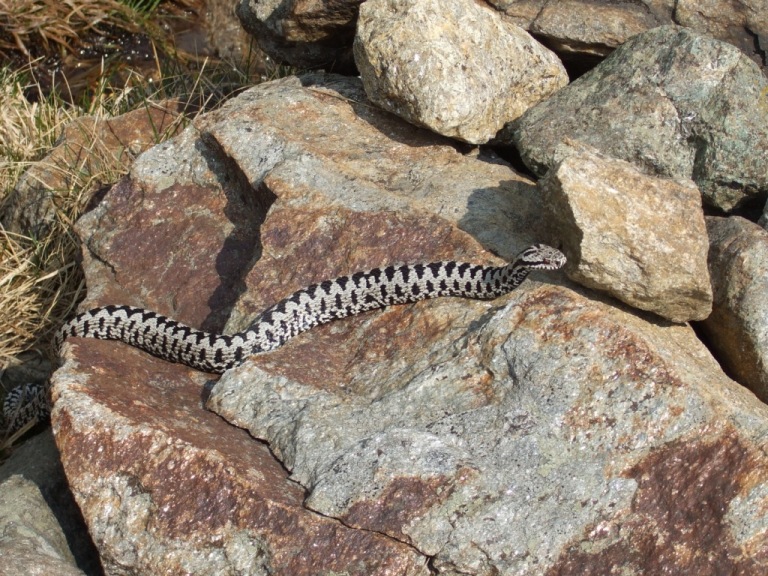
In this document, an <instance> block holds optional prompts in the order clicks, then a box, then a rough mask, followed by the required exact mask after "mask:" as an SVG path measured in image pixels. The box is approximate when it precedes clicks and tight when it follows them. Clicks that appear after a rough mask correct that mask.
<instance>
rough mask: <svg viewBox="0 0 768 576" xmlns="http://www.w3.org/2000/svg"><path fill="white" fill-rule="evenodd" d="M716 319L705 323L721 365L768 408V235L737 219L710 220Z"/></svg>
mask: <svg viewBox="0 0 768 576" xmlns="http://www.w3.org/2000/svg"><path fill="white" fill-rule="evenodd" d="M707 230H708V231H709V236H710V242H711V247H710V250H709V269H710V274H711V277H712V286H713V290H714V296H715V300H714V308H713V310H712V315H711V316H710V317H709V318H707V320H706V321H705V322H703V323H702V325H701V326H702V328H703V329H704V331H705V333H706V334H707V337H708V338H709V341H710V342H711V344H712V346H713V347H714V349H715V350H716V351H717V353H718V358H719V359H720V362H721V363H722V364H723V365H724V366H725V367H726V369H727V370H729V372H730V373H731V374H732V375H733V377H734V378H736V380H738V381H739V382H741V383H742V384H744V385H745V386H747V387H748V388H750V389H751V390H752V391H753V392H754V393H755V394H757V396H758V397H760V398H761V399H762V400H763V401H764V402H768V232H766V231H765V230H763V229H762V228H760V227H759V226H757V225H755V224H753V223H752V222H750V221H748V220H745V219H744V218H740V217H737V216H734V217H731V218H716V217H710V218H707Z"/></svg>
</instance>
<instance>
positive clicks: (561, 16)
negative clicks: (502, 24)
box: [489, 0, 672, 59]
mask: <svg viewBox="0 0 768 576" xmlns="http://www.w3.org/2000/svg"><path fill="white" fill-rule="evenodd" d="M489 3H490V4H492V5H493V6H495V7H496V8H498V9H500V10H502V11H503V12H504V13H505V14H507V15H508V16H510V17H511V18H513V19H514V20H515V23H516V24H518V25H519V26H522V27H523V28H525V29H526V30H528V31H529V32H530V33H531V34H535V35H536V37H537V38H540V39H541V40H542V41H543V42H544V43H545V44H546V45H547V46H549V47H550V48H551V49H552V50H554V51H555V52H556V53H558V54H559V55H568V54H572V55H578V57H579V58H580V59H581V58H583V57H584V56H599V57H605V56H607V55H608V54H610V53H611V52H612V51H613V50H614V49H616V48H617V47H618V46H620V45H621V44H623V43H624V42H626V41H627V40H628V39H629V38H631V37H632V36H634V35H635V34H639V33H641V32H645V31H646V30H649V29H651V28H655V27H656V26H660V25H662V24H671V23H672V21H671V19H670V18H669V14H668V11H667V10H659V9H658V8H656V7H654V6H652V5H650V6H649V4H650V3H648V2H632V1H621V0H620V1H619V2H615V1H612V2H600V1H598V2H595V1H586V2H585V1H583V0H568V1H565V2H563V1H560V2H550V1H548V0H535V1H523V2H514V1H513V2H510V1H509V0H489Z"/></svg>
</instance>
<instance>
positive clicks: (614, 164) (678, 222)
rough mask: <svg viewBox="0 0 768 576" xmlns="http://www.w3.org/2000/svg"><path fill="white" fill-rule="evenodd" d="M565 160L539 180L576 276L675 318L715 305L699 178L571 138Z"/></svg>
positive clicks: (696, 316)
mask: <svg viewBox="0 0 768 576" xmlns="http://www.w3.org/2000/svg"><path fill="white" fill-rule="evenodd" d="M558 154H559V155H560V156H564V157H565V158H564V160H562V161H561V162H559V163H557V164H555V165H554V166H553V167H552V169H551V170H550V171H549V172H548V173H547V175H546V176H545V177H544V178H543V179H542V180H540V181H539V187H540V188H541V190H542V193H543V196H544V203H545V206H546V210H547V214H548V216H547V222H548V223H549V226H550V229H551V230H552V231H553V232H552V236H553V237H555V238H558V239H559V240H558V242H555V243H556V244H562V245H563V246H564V250H565V251H566V255H567V257H568V275H569V277H570V278H571V279H572V280H574V281H576V282H578V283H579V284H581V285H583V286H587V287H589V288H593V289H595V290H600V291H604V292H607V293H609V294H611V295H612V296H614V297H615V298H618V299H619V300H621V301H622V302H626V303H627V304H629V305H630V306H634V307H635V308H640V309H641V310H648V311H650V312H654V313H655V314H658V315H659V316H662V317H663V318H667V319H668V320H672V321H673V322H687V321H689V320H703V319H704V318H706V317H707V316H709V313H710V312H711V311H712V288H711V286H710V282H709V273H708V269H707V251H708V248H709V242H708V239H707V230H706V227H705V224H704V213H703V212H702V210H701V194H700V193H699V189H698V188H697V187H696V185H695V184H694V183H693V182H691V181H687V182H685V181H680V182H675V181H673V180H669V179H661V178H655V177H653V176H647V175H645V174H643V173H641V172H640V171H639V170H638V169H637V168H635V167H634V166H633V165H632V164H630V163H629V162H625V161H623V160H616V159H613V158H609V157H606V156H604V155H602V154H600V153H598V152H597V151H596V150H595V149H594V148H590V147H588V146H582V145H579V144H578V143H577V142H572V141H568V140H566V145H564V146H563V147H562V149H561V150H560V151H559V152H558Z"/></svg>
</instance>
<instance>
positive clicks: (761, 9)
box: [675, 0, 768, 70]
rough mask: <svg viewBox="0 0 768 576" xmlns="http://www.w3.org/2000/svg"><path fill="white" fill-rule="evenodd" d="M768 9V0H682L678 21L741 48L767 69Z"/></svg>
mask: <svg viewBox="0 0 768 576" xmlns="http://www.w3.org/2000/svg"><path fill="white" fill-rule="evenodd" d="M766 8H768V7H767V6H766V4H765V0H707V1H706V2H701V1H700V0H680V1H679V2H676V3H675V22H677V23H678V24H681V25H683V26H689V27H691V28H693V29H695V30H698V31H700V32H707V33H708V34H711V35H712V36H714V37H715V38H717V39H718V40H724V41H725V42H729V43H731V44H733V45H734V46H736V47H737V48H739V49H740V50H741V51H742V52H744V53H745V54H746V55H747V56H749V57H750V58H752V60H754V61H755V62H756V63H757V64H759V65H762V66H763V70H766V68H765V67H766V65H767V64H768V9H766Z"/></svg>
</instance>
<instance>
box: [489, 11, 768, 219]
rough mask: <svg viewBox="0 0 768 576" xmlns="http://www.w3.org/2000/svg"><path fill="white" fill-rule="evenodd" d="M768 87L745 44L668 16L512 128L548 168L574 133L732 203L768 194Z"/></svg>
mask: <svg viewBox="0 0 768 576" xmlns="http://www.w3.org/2000/svg"><path fill="white" fill-rule="evenodd" d="M766 90H768V79H766V78H765V77H764V76H763V75H762V74H761V73H760V70H759V69H758V67H757V66H756V65H755V64H754V63H753V62H752V61H750V60H749V59H748V58H746V57H744V56H743V55H742V54H741V53H740V52H739V51H738V50H736V49H734V48H733V47H731V46H730V45H728V44H725V43H722V42H719V41H716V40H712V39H711V38H708V37H705V36H700V35H698V34H696V33H694V32H691V31H690V30H686V29H682V28H677V27H672V26H666V27H661V28H656V29H654V30H651V31H649V32H646V33H643V34H639V35H637V36H635V37H633V38H632V39H631V40H629V41H628V42H627V43H626V44H624V45H622V46H621V48H619V49H617V50H616V51H615V52H614V53H613V54H611V56H610V57H609V58H607V59H606V60H605V61H604V62H603V63H601V64H600V65H599V66H598V67H597V68H595V69H594V70H592V71H591V72H589V73H588V74H586V75H584V76H582V77H581V78H579V79H578V80H577V81H575V82H573V83H572V84H570V85H569V86H567V87H566V88H564V89H563V90H561V91H560V92H558V93H557V94H555V95H554V96H552V97H550V98H549V99H547V100H546V101H544V102H542V103H540V104H539V105H537V106H535V107H534V108H531V109H530V110H528V112H526V113H525V114H524V115H523V116H522V117H521V118H519V119H518V120H516V121H515V122H513V123H512V124H511V125H510V126H509V127H508V128H505V134H512V138H513V139H514V142H515V144H516V145H517V146H518V147H519V149H520V152H521V154H522V156H523V159H524V160H525V162H526V164H527V165H528V166H529V167H530V168H531V169H532V170H533V171H534V172H535V173H537V174H539V175H543V174H544V173H545V172H546V171H547V170H548V169H549V168H550V167H551V166H552V165H553V164H554V163H555V150H556V148H557V146H558V144H559V143H560V142H561V141H562V140H563V139H564V138H571V139H574V140H579V141H581V142H583V143H586V144H589V145H591V146H594V147H595V148H597V149H599V150H600V151H602V152H604V153H606V154H608V155H610V156H613V157H615V158H620V159H622V160H627V161H629V162H632V163H633V164H635V165H637V166H638V167H639V168H641V169H642V170H644V171H645V172H647V173H649V174H653V175H659V176H665V177H672V178H678V179H681V178H682V179H692V180H694V181H695V182H696V184H697V185H698V186H699V188H700V190H701V192H702V194H703V197H704V200H705V202H706V203H707V204H709V205H712V206H715V207H717V208H720V209H722V210H725V211H730V210H732V209H734V208H737V207H740V206H744V205H747V204H749V203H751V202H754V201H759V200H761V199H762V200H763V201H764V199H765V197H766V194H768V154H765V152H764V151H765V150H768V121H766V119H767V118H768V109H766V108H765V107H764V106H762V105H761V102H762V100H763V99H764V93H766ZM507 130H509V132H507ZM503 138H504V136H503V135H502V139H503Z"/></svg>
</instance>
